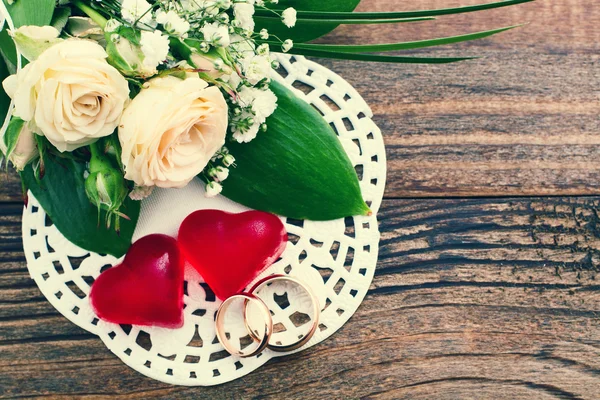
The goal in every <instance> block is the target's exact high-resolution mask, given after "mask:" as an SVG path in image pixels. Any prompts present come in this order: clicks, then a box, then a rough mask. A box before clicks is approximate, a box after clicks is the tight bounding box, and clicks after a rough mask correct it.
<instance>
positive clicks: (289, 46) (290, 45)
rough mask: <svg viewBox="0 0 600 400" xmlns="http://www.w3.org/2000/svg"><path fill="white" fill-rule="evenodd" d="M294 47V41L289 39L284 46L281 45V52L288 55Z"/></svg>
mask: <svg viewBox="0 0 600 400" xmlns="http://www.w3.org/2000/svg"><path fill="white" fill-rule="evenodd" d="M293 47H294V42H292V39H287V40H286V41H285V42H283V44H282V45H281V50H283V52H284V53H287V52H288V51H290V50H291V49H292V48H293Z"/></svg>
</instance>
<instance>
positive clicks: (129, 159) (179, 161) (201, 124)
mask: <svg viewBox="0 0 600 400" xmlns="http://www.w3.org/2000/svg"><path fill="white" fill-rule="evenodd" d="M227 124H228V116H227V103H226V102H225V98H224V97H223V95H222V94H221V91H220V90H219V89H218V88H217V87H214V86H211V87H208V83H206V82H205V81H203V80H202V79H200V78H198V76H197V75H193V74H189V75H188V78H187V79H185V80H182V79H179V78H176V77H174V76H167V77H164V78H154V79H151V80H150V81H148V82H147V84H146V87H145V88H144V89H142V91H141V92H140V93H139V94H138V95H137V96H136V97H135V99H133V101H132V102H131V104H130V105H129V106H128V107H127V109H126V110H125V112H124V113H123V118H122V119H121V124H120V125H119V140H120V141H121V147H122V150H123V151H122V155H121V160H122V161H123V166H124V167H125V178H126V179H129V180H131V181H134V182H135V183H136V184H137V185H139V186H159V187H167V188H169V187H183V186H185V185H186V184H187V183H189V182H190V181H191V180H192V179H193V178H194V177H195V176H196V175H198V174H199V173H200V172H201V171H202V170H203V169H204V168H205V167H206V165H207V164H208V162H209V161H210V159H211V158H212V157H213V155H214V154H215V153H216V152H217V151H218V150H219V149H220V148H221V147H222V146H223V144H224V143H225V134H226V131H227Z"/></svg>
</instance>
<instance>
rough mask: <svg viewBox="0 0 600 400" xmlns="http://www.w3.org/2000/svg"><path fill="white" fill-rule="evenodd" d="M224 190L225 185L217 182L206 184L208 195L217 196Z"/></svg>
mask: <svg viewBox="0 0 600 400" xmlns="http://www.w3.org/2000/svg"><path fill="white" fill-rule="evenodd" d="M222 191H223V186H221V185H220V184H219V183H217V182H210V183H209V184H207V185H206V197H215V196H216V195H218V194H220V193H221V192H222Z"/></svg>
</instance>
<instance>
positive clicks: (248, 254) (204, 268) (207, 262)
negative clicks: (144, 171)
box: [177, 210, 287, 300]
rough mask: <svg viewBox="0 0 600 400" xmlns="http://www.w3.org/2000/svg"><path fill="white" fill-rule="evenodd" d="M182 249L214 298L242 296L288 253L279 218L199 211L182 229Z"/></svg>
mask: <svg viewBox="0 0 600 400" xmlns="http://www.w3.org/2000/svg"><path fill="white" fill-rule="evenodd" d="M177 240H178V241H179V247H180V248H181V252H182V253H183V255H184V257H185V258H186V260H187V261H188V262H189V263H190V264H191V265H192V266H193V267H194V268H196V270H197V271H198V272H199V273H200V275H202V278H203V279H204V281H205V282H206V283H207V284H208V286H210V288H211V289H212V290H213V292H214V293H215V295H216V296H217V297H218V298H220V299H221V300H225V299H227V298H228V297H231V296H233V295H234V294H237V293H240V292H241V291H242V290H243V289H244V288H245V287H246V286H248V284H249V283H250V282H252V280H253V279H254V278H256V276H258V275H259V274H260V273H261V272H262V271H264V270H265V268H267V267H268V266H270V265H271V264H273V263H274V262H275V261H276V260H277V259H278V258H279V256H280V255H281V253H283V251H284V250H285V245H286V243H287V232H286V230H285V226H284V225H283V223H282V222H281V220H280V219H279V217H277V216H276V215H273V214H269V213H266V212H262V211H247V212H244V213H241V214H231V213H228V212H224V211H219V210H200V211H196V212H194V213H192V214H190V215H189V216H188V217H187V218H186V219H185V220H184V221H183V223H182V224H181V226H180V228H179V237H178V239H177Z"/></svg>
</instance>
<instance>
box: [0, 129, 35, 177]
mask: <svg viewBox="0 0 600 400" xmlns="http://www.w3.org/2000/svg"><path fill="white" fill-rule="evenodd" d="M33 135H34V133H33V132H32V131H31V129H29V127H28V125H27V123H26V122H25V121H23V120H22V119H20V118H17V117H13V118H12V119H11V120H10V123H9V124H8V129H7V130H6V133H5V135H4V138H3V143H2V144H3V146H0V148H1V149H2V150H3V151H4V152H5V153H6V158H7V159H8V160H9V161H10V162H11V163H12V164H13V166H14V167H15V168H16V169H17V171H23V169H24V168H25V167H26V166H27V164H29V163H30V162H31V161H33V160H34V159H35V158H37V157H38V156H39V152H38V149H37V145H36V141H35V137H34V136H33Z"/></svg>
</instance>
